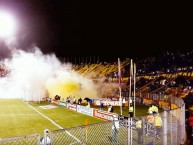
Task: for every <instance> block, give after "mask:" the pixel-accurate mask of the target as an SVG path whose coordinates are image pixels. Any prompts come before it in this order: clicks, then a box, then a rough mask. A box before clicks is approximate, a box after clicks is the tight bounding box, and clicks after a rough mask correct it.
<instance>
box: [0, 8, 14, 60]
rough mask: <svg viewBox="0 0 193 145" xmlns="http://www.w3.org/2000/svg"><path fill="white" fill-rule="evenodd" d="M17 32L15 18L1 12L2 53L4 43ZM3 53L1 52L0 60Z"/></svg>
mask: <svg viewBox="0 0 193 145" xmlns="http://www.w3.org/2000/svg"><path fill="white" fill-rule="evenodd" d="M15 32H16V21H15V20H14V17H13V16H12V15H11V14H10V13H8V12H6V11H0V51H2V48H1V47H2V41H4V40H5V39H8V38H10V37H12V36H13V35H14V34H15ZM1 57H2V53H1V52H0V59H1Z"/></svg>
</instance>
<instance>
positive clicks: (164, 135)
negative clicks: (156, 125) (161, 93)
mask: <svg viewBox="0 0 193 145" xmlns="http://www.w3.org/2000/svg"><path fill="white" fill-rule="evenodd" d="M167 118H168V116H167V111H166V110H164V118H163V142H164V143H163V144H164V145H167V140H168V139H167V135H168V133H167V126H168V124H167Z"/></svg>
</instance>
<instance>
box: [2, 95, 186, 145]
mask: <svg viewBox="0 0 193 145" xmlns="http://www.w3.org/2000/svg"><path fill="white" fill-rule="evenodd" d="M136 98H137V99H136V100H140V103H144V104H146V105H149V104H151V103H154V104H156V105H158V106H159V107H160V108H163V109H164V111H162V112H160V113H159V114H150V115H147V116H138V117H132V118H130V117H125V116H118V120H114V119H113V120H111V121H107V122H103V123H98V124H91V125H85V126H80V127H74V128H68V129H61V130H55V131H50V132H49V134H44V138H43V139H45V140H44V141H42V140H41V139H40V135H37V134H36V135H28V136H23V137H15V138H10V139H1V140H0V145H1V144H2V145H7V144H10V145H12V144H13V145H25V144H26V145H33V144H34V145H37V144H38V145H39V144H40V145H46V144H47V145H114V144H119V145H138V144H139V145H174V144H175V145H181V144H184V143H185V140H186V131H185V105H184V103H183V100H181V99H179V98H172V97H170V96H169V97H168V96H167V98H166V97H165V96H162V95H151V94H138V95H137V96H136ZM160 104H161V106H160ZM172 106H174V107H172ZM168 109H170V110H168ZM159 116H160V119H161V122H162V125H161V126H156V125H155V123H152V122H151V121H150V119H149V118H151V119H154V120H155V118H157V117H159ZM139 121H141V126H140V127H138V123H139ZM117 122H118V125H116V124H117ZM154 122H155V121H154ZM46 142H47V143H46Z"/></svg>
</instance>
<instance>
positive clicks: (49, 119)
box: [25, 102, 81, 142]
mask: <svg viewBox="0 0 193 145" xmlns="http://www.w3.org/2000/svg"><path fill="white" fill-rule="evenodd" d="M25 103H26V102H25ZM26 104H27V105H28V106H29V107H30V108H32V109H33V110H34V111H36V112H37V113H38V114H40V115H42V116H43V117H44V118H46V119H48V120H49V121H50V122H51V123H52V124H54V125H55V126H57V127H58V128H60V129H63V127H61V126H60V125H58V124H57V123H55V122H54V121H53V120H52V119H50V118H49V117H47V116H46V115H44V114H42V113H41V112H39V111H38V110H37V109H35V108H34V107H33V106H31V105H30V104H28V103H26ZM65 132H66V133H67V134H68V135H69V136H71V137H73V138H74V139H75V140H77V141H78V142H81V141H80V140H79V139H78V138H76V137H75V136H73V135H72V134H71V133H70V132H68V131H65Z"/></svg>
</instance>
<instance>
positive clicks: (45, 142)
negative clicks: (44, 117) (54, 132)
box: [40, 129, 51, 145]
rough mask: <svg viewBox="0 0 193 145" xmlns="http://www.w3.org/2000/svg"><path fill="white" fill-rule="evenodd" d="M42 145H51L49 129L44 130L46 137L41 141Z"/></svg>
mask: <svg viewBox="0 0 193 145" xmlns="http://www.w3.org/2000/svg"><path fill="white" fill-rule="evenodd" d="M40 145H51V141H50V137H49V130H48V129H45V130H44V137H42V138H41V139H40Z"/></svg>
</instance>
